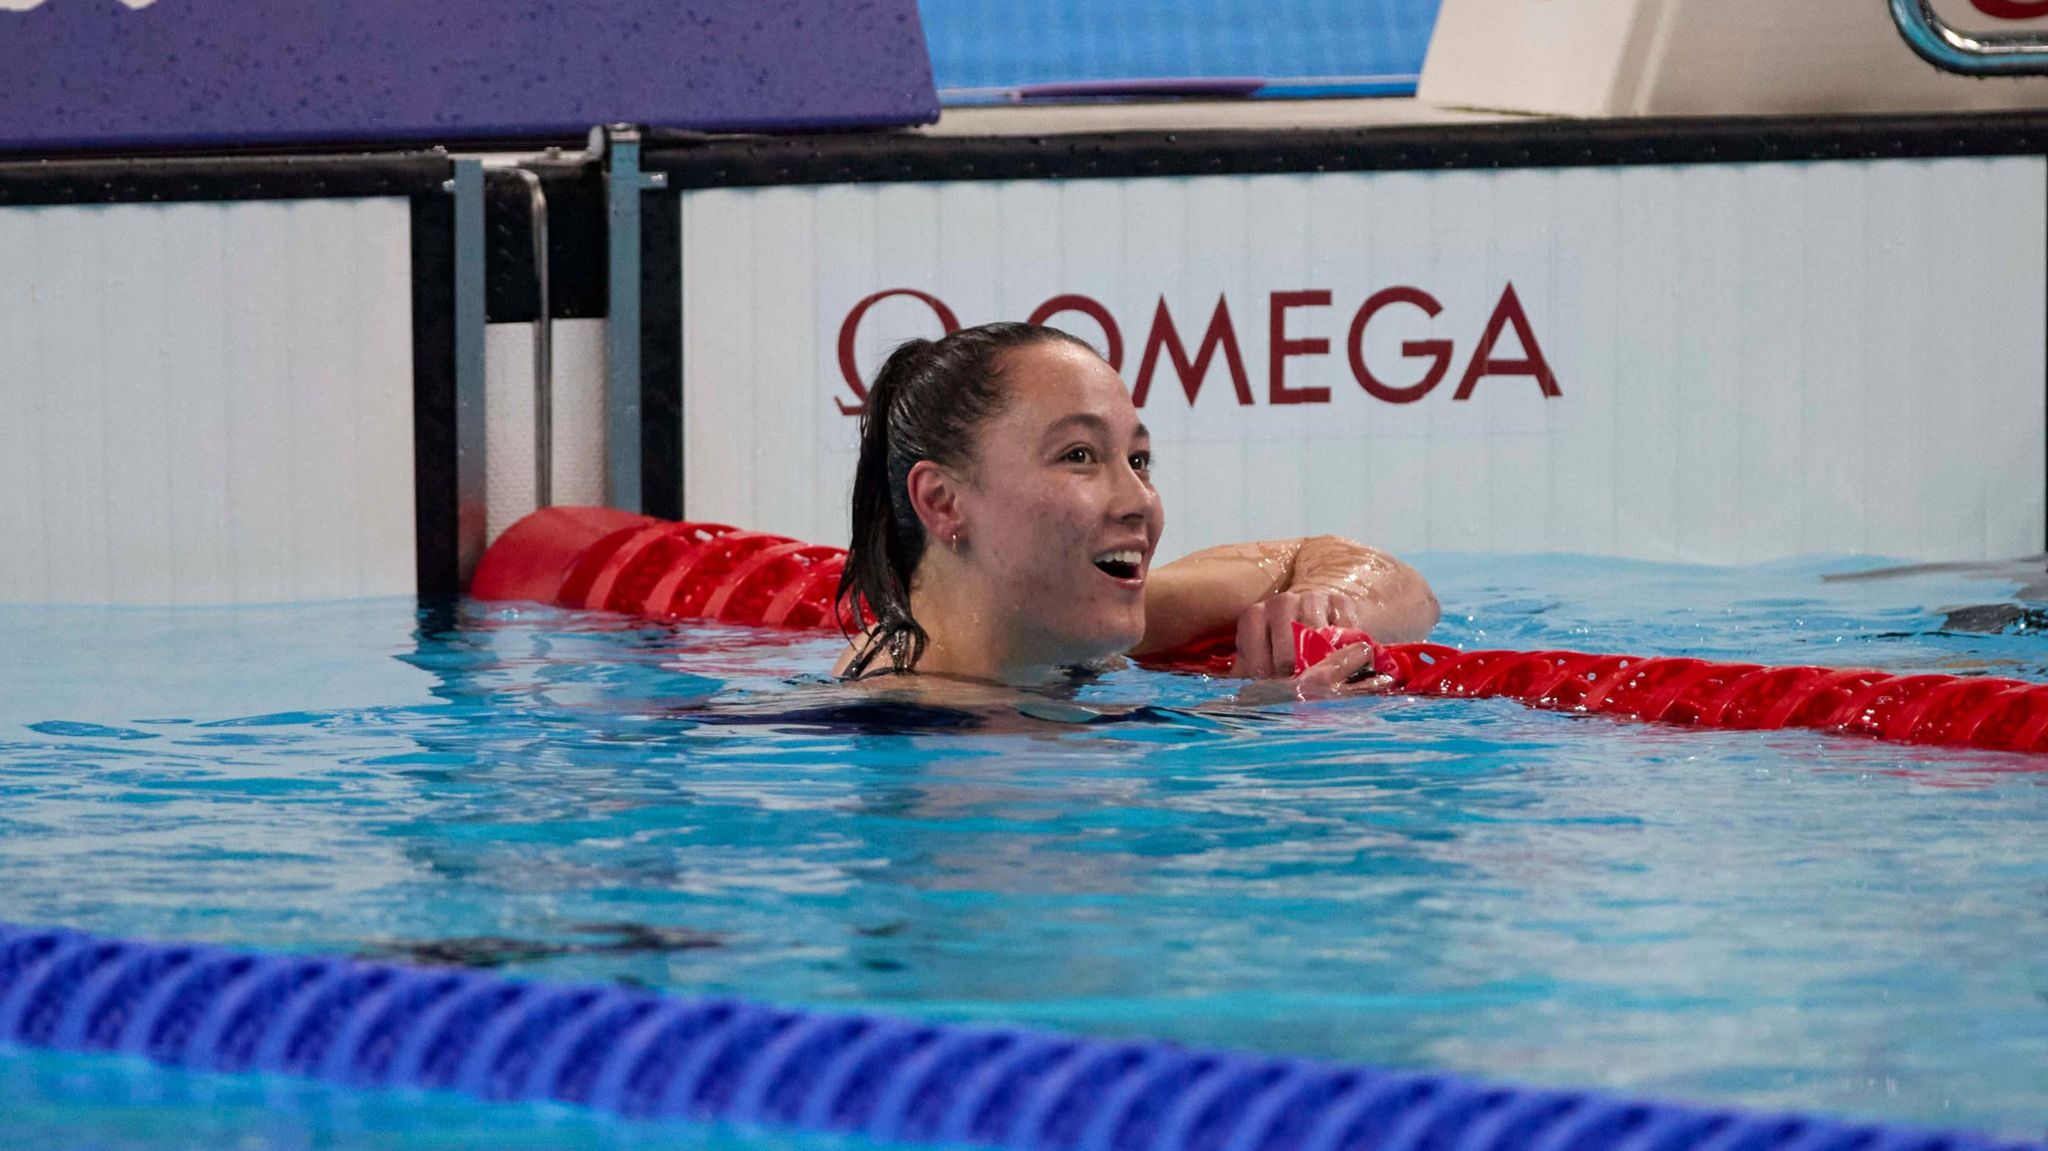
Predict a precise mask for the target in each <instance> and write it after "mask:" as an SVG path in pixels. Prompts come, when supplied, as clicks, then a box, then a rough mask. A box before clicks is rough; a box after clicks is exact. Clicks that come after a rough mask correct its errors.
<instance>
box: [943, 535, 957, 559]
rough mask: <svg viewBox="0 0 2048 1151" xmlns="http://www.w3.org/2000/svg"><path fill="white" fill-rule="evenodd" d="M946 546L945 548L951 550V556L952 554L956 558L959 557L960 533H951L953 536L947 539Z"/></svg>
mask: <svg viewBox="0 0 2048 1151" xmlns="http://www.w3.org/2000/svg"><path fill="white" fill-rule="evenodd" d="M946 546H947V547H950V548H952V549H953V554H954V555H956V556H957V555H959V554H960V533H959V532H954V533H953V535H952V536H951V538H949V539H948V540H947V541H946Z"/></svg>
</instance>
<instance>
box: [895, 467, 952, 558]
mask: <svg viewBox="0 0 2048 1151" xmlns="http://www.w3.org/2000/svg"><path fill="white" fill-rule="evenodd" d="M904 486H905V487H907V488H908V489H909V491H910V508H911V511H913V512H914V513H916V515H917V522H919V523H921V524H923V525H924V536H925V538H926V539H928V540H935V541H937V542H938V543H939V544H940V545H941V546H944V544H945V542H946V541H947V540H949V539H952V538H953V537H954V536H955V535H957V534H959V532H960V529H961V527H962V525H963V520H964V518H965V517H964V514H963V512H964V509H963V508H962V507H961V506H960V493H961V488H962V486H963V485H962V484H961V483H960V478H959V477H958V476H955V475H954V474H953V473H952V472H949V471H947V470H946V469H945V468H943V467H940V466H939V465H938V464H935V463H933V462H932V461H930V460H919V461H917V463H916V464H915V465H914V466H912V467H911V469H910V475H909V477H908V478H907V479H906V480H905V481H904Z"/></svg>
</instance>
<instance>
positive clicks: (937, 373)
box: [839, 323, 1094, 679]
mask: <svg viewBox="0 0 2048 1151" xmlns="http://www.w3.org/2000/svg"><path fill="white" fill-rule="evenodd" d="M1046 343H1068V344H1073V345H1074V346H1076V347H1081V348H1088V344H1087V343H1086V342H1084V341H1082V340H1080V339H1077V338H1075V337H1073V336H1071V335H1068V334H1067V333H1065V332H1062V331H1060V330H1059V329H1058V328H1048V327H1043V326H1041V325H1038V324H1017V323H996V324H982V325H981V326H979V327H974V328H962V329H961V330H960V331H957V332H954V333H952V334H951V335H949V336H946V337H944V338H943V339H938V340H911V341H909V342H907V343H904V344H902V345H900V346H899V347H897V349H896V350H895V351H894V352H891V353H890V354H889V358H888V360H887V361H886V362H884V363H883V364H882V370H881V371H879V372H876V373H875V382H874V383H873V384H872V385H870V386H869V388H868V399H867V406H866V407H865V408H864V409H863V410H862V412H861V417H860V463H859V464H858V465H856V466H855V468H854V472H853V539H852V543H851V544H850V546H849V547H848V548H847V556H846V570H845V572H844V573H843V574H842V575H841V576H840V577H839V600H840V602H841V603H842V604H846V605H848V606H847V610H846V612H845V613H844V617H843V618H844V619H845V620H846V621H848V622H849V623H850V625H851V627H852V628H853V629H856V630H858V631H860V632H871V633H872V634H871V635H870V637H869V638H868V640H867V644H866V646H865V647H863V648H862V649H861V651H860V653H859V654H858V655H856V656H854V658H853V661H852V663H850V664H848V665H847V668H846V676H847V678H849V679H851V678H856V677H858V676H859V675H860V674H861V673H862V672H864V671H866V670H867V668H868V665H869V664H870V663H872V662H873V661H874V658H875V656H876V655H877V654H878V653H880V652H883V651H887V652H888V653H889V660H890V662H891V664H892V665H893V666H894V669H895V670H896V671H899V672H903V671H909V670H910V669H911V668H913V667H915V666H916V665H917V661H918V660H919V659H921V658H923V656H924V649H925V645H926V644H927V643H928V642H930V637H929V636H927V635H926V634H925V630H924V628H923V627H921V626H920V625H919V624H918V622H917V620H916V619H915V618H913V617H912V616H911V614H910V582H911V578H912V577H913V576H915V575H916V574H917V565H918V562H919V561H920V560H922V559H923V558H924V550H925V547H926V546H927V544H928V543H929V542H930V541H928V540H927V539H925V533H924V525H923V524H922V523H920V522H918V518H917V512H916V511H915V510H913V509H912V508H911V506H910V490H909V479H910V469H911V468H913V467H916V466H917V464H918V462H919V461H920V460H930V461H932V462H933V463H935V464H939V465H941V466H944V467H948V468H956V469H958V468H964V467H966V466H968V465H970V464H971V463H972V460H971V459H969V457H968V451H969V448H970V446H971V445H972V444H973V442H974V432H975V429H977V428H979V427H980V426H981V425H982V424H983V423H984V422H985V421H987V420H989V419H991V418H993V417H994V416H996V415H998V414H999V413H1001V412H1002V410H1003V408H1004V407H1005V406H1006V405H1007V404H1008V402H1009V396H1008V395H1007V393H1006V392H1005V391H1004V389H1003V387H1002V379H1001V377H1002V368H1003V357H1004V356H1005V355H1007V354H1008V353H1010V352H1012V351H1015V350H1017V349H1019V348H1028V347H1032V346H1034V345H1037V344H1046ZM1089 351H1090V352H1093V351H1094V349H1092V348H1089Z"/></svg>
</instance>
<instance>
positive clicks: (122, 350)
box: [0, 153, 459, 603]
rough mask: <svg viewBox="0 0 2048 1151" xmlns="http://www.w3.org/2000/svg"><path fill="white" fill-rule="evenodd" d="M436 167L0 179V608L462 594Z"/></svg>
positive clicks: (448, 220)
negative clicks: (1, 542) (419, 590)
mask: <svg viewBox="0 0 2048 1151" xmlns="http://www.w3.org/2000/svg"><path fill="white" fill-rule="evenodd" d="M453 169H454V166H453V165H452V164H451V163H450V161H449V160H448V158H447V157H446V156H445V155H436V154H432V153H393V154H386V155H383V156H351V157H293V158H283V157H277V158H247V159H243V158H232V159H231V158H217V159H149V160H128V161H110V160H91V161H68V162H37V163H18V164H0V485H4V487H5V489H6V492H7V498H5V499H4V500H0V539H5V540H6V541H7V543H6V545H5V546H0V602H12V603H38V602H68V603H81V602H83V603H251V602H265V601H278V600H312V599H337V598H352V597H360V596H376V595H404V594H410V593H411V592H412V591H413V590H414V589H415V588H416V587H424V588H435V587H438V588H441V589H445V590H453V589H454V588H455V587H457V586H459V585H458V584H457V582H456V581H457V579H458V572H457V570H456V563H455V557H454V553H453V548H454V540H455V531H454V512H455V509H454V506H453V497H454V487H453V481H454V479H455V475H456V460H455V454H456V451H457V445H456V443H455V441H454V439H453V435H452V433H453V430H454V429H453V426H454V410H453V409H454V399H455V392H454V382H455V375H456V370H457V365H456V351H457V348H456V341H455V339H454V334H453V312H452V308H453V303H454V299H455V296H456V295H457V291H456V269H455V266H454V255H453V253H454V249H455V225H456V213H455V211H454V197H452V196H451V195H450V193H449V192H448V191H446V190H444V184H446V183H447V182H448V181H449V180H450V179H451V177H452V175H453Z"/></svg>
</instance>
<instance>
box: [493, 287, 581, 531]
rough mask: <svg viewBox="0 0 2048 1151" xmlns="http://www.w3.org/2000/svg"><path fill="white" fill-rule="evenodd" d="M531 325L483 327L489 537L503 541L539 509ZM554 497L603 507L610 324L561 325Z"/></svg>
mask: <svg viewBox="0 0 2048 1151" xmlns="http://www.w3.org/2000/svg"><path fill="white" fill-rule="evenodd" d="M533 338H534V331H533V325H532V324H492V325H490V326H489V327H488V328H486V329H485V330H484V435H485V443H484V468H485V476H484V489H485V493H486V494H485V505H486V513H485V517H484V519H485V529H484V530H485V532H486V535H487V536H488V538H490V539H497V538H498V533H500V532H502V531H504V530H505V529H506V528H508V527H511V526H512V524H513V523H514V522H516V521H517V520H518V519H519V517H521V516H523V515H526V514H527V513H528V512H531V511H532V510H533V509H534V507H535V501H536V498H537V494H536V492H535V485H534V479H535V475H536V470H537V469H536V467H535V455H534V442H533V413H534V394H533ZM552 338H553V341H554V355H553V357H552V360H553V364H554V403H553V404H552V405H551V409H552V411H553V412H554V428H553V431H554V438H553V452H552V454H553V465H554V466H553V469H552V471H553V488H554V490H553V492H552V493H551V494H552V495H553V496H554V502H555V503H557V504H601V503H603V502H604V468H605V458H604V440H605V437H604V367H605V350H604V321H603V320H556V321H555V322H554V325H553V332H552Z"/></svg>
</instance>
